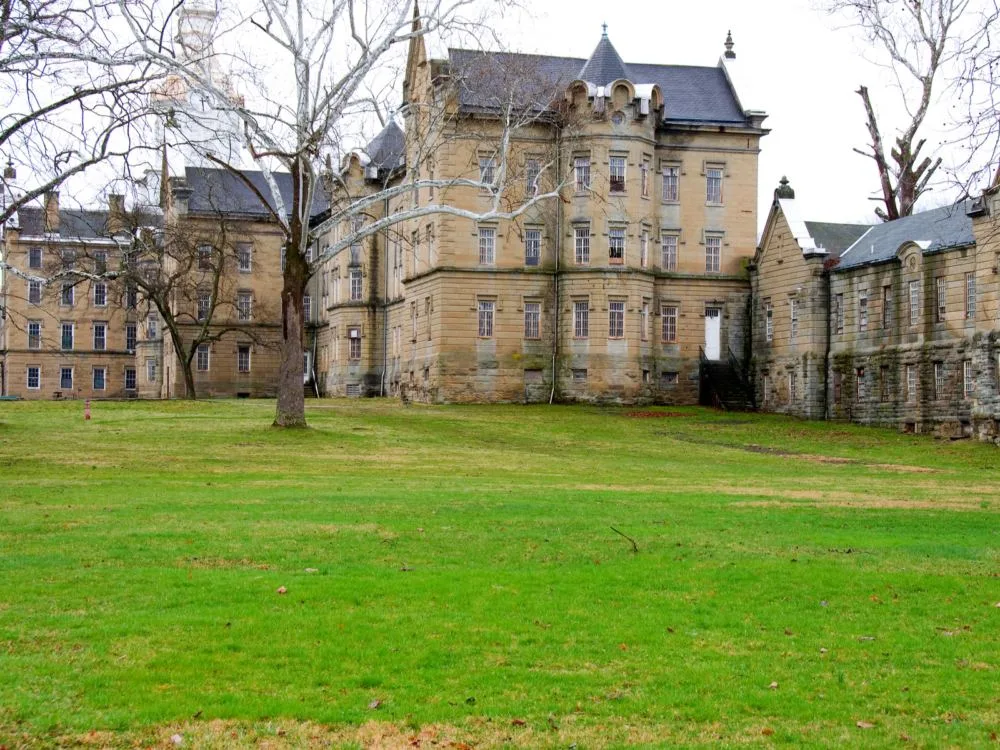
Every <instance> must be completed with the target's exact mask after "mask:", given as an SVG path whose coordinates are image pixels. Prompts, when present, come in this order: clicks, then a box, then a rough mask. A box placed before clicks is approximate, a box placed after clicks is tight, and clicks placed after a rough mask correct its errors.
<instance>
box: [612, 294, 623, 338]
mask: <svg viewBox="0 0 1000 750" xmlns="http://www.w3.org/2000/svg"><path fill="white" fill-rule="evenodd" d="M608 338H609V339H622V338H625V302H624V301H623V300H613V301H611V302H609V303H608Z"/></svg>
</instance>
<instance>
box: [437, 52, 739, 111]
mask: <svg viewBox="0 0 1000 750" xmlns="http://www.w3.org/2000/svg"><path fill="white" fill-rule="evenodd" d="M606 41H607V40H606V39H605V38H602V39H601V41H600V43H598V45H597V49H595V50H594V54H593V55H592V56H591V58H590V60H582V59H580V58H578V57H551V56H548V55H526V54H521V53H516V52H482V51H479V50H463V49H449V50H448V56H449V61H450V63H451V72H452V75H453V76H454V77H455V79H456V80H457V81H458V84H459V103H460V105H461V106H462V107H463V108H464V109H466V110H488V109H496V107H497V106H498V105H499V104H500V103H501V99H502V97H503V96H504V94H505V92H510V91H516V92H519V94H520V96H521V100H522V101H521V104H522V106H524V104H526V103H528V102H535V103H537V104H538V108H539V109H543V108H545V107H547V106H548V105H549V104H550V103H551V102H552V101H553V100H554V99H555V98H557V97H558V96H560V95H562V93H563V92H564V91H565V89H566V87H567V86H568V85H569V84H570V83H572V82H573V81H575V80H578V79H583V80H589V79H587V77H586V76H585V75H584V73H587V75H590V72H589V71H590V70H592V71H593V75H594V76H595V77H597V78H608V80H605V81H601V82H598V81H593V80H591V81H589V82H590V83H593V84H595V85H598V86H604V85H606V84H608V83H610V82H611V81H612V80H616V79H617V78H626V79H628V80H629V81H631V82H632V83H634V84H657V85H658V86H659V87H660V89H661V91H662V92H663V99H664V104H665V107H664V119H665V120H668V121H676V122H691V123H700V122H705V123H720V124H729V123H731V124H739V125H743V124H745V123H746V117H745V116H744V114H743V112H742V110H741V109H740V107H739V105H738V103H737V100H736V95H735V93H734V92H733V89H732V87H731V86H730V84H729V81H728V80H727V79H726V74H725V72H724V71H723V70H722V68H721V67H699V66H693V65H649V64H645V63H624V62H622V60H621V58H620V57H619V56H618V53H617V52H616V51H615V50H614V47H612V46H611V43H610V42H607V45H606V46H607V48H610V51H609V50H608V49H606V48H605V42H606ZM611 53H613V57H614V58H616V59H612V55H611ZM620 67H623V68H624V71H625V73H626V75H624V76H622V75H619V73H620V72H621V71H620V70H619V68H620ZM609 76H610V77H609Z"/></svg>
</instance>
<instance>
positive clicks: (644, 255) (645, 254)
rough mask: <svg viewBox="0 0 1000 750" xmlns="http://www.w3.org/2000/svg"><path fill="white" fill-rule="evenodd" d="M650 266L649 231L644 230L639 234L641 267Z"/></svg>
mask: <svg viewBox="0 0 1000 750" xmlns="http://www.w3.org/2000/svg"><path fill="white" fill-rule="evenodd" d="M648 265H649V230H648V229H646V228H643V230H642V232H641V233H640V234H639V266H640V267H641V268H646V267H647V266H648Z"/></svg>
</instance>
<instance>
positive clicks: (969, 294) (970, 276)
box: [965, 271, 978, 320]
mask: <svg viewBox="0 0 1000 750" xmlns="http://www.w3.org/2000/svg"><path fill="white" fill-rule="evenodd" d="M976 297H977V289H976V274H975V272H974V271H970V272H969V273H966V274H965V319H966V320H975V319H976V303H977V302H978V300H977V299H976Z"/></svg>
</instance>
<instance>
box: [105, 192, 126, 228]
mask: <svg viewBox="0 0 1000 750" xmlns="http://www.w3.org/2000/svg"><path fill="white" fill-rule="evenodd" d="M107 229H108V234H110V235H111V236H112V237H114V236H115V235H116V234H120V233H121V232H124V231H125V196H124V195H121V194H119V193H111V194H110V195H109V196H108V227H107Z"/></svg>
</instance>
